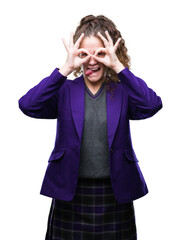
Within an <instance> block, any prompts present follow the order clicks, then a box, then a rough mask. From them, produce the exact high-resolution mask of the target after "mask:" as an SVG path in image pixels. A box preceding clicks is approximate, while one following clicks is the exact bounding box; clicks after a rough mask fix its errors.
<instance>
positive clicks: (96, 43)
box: [80, 36, 104, 53]
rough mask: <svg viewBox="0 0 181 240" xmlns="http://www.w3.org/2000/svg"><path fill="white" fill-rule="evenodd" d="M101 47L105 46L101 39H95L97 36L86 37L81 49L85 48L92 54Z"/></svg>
mask: <svg viewBox="0 0 181 240" xmlns="http://www.w3.org/2000/svg"><path fill="white" fill-rule="evenodd" d="M100 47H104V45H103V43H102V41H101V39H100V38H98V37H95V36H90V37H88V36H87V37H84V38H83V40H82V42H81V44H80V48H85V49H87V50H88V51H89V52H90V53H92V52H94V51H95V50H97V49H98V48H100Z"/></svg>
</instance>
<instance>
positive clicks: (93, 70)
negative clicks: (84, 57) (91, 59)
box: [85, 67, 100, 75]
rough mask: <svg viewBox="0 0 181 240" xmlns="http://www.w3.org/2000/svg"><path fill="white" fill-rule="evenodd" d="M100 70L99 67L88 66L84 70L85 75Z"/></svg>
mask: <svg viewBox="0 0 181 240" xmlns="http://www.w3.org/2000/svg"><path fill="white" fill-rule="evenodd" d="M99 70H100V67H97V68H88V69H87V70H86V72H85V75H90V74H92V73H95V72H98V71H99Z"/></svg>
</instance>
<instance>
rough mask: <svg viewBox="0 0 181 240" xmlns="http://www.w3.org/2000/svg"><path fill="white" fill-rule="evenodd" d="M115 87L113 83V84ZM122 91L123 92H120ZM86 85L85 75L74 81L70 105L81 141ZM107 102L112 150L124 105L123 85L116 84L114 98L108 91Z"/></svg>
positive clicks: (109, 138)
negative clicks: (122, 105)
mask: <svg viewBox="0 0 181 240" xmlns="http://www.w3.org/2000/svg"><path fill="white" fill-rule="evenodd" d="M111 85H113V83H111ZM120 89H121V91H120ZM84 98H85V84H84V78H83V75H81V76H80V77H78V78H76V79H75V80H72V83H71V84H70V103H71V109H72V117H73V121H74V123H75V127H76V130H77V133H78V136H79V139H80V141H81V138H82V133H83V125H84V107H85V101H84ZM106 101H107V133H108V146H109V148H111V145H112V142H113V139H114V135H115V132H116V128H117V125H118V122H119V118H120V116H121V109H122V107H121V104H122V85H121V84H120V83H117V84H116V88H115V90H114V93H113V96H112V93H111V92H109V91H108V90H106Z"/></svg>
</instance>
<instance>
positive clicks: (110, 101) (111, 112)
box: [107, 83, 122, 148]
mask: <svg viewBox="0 0 181 240" xmlns="http://www.w3.org/2000/svg"><path fill="white" fill-rule="evenodd" d="M112 86H113V85H112ZM121 110H122V85H121V84H120V83H117V85H116V88H115V89H114V91H113V96H112V93H111V92H109V91H108V90H107V132H108V146H109V148H111V145H112V142H113V139H114V135H115V132H116V128H117V125H118V122H119V118H120V117H121Z"/></svg>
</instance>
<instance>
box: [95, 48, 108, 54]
mask: <svg viewBox="0 0 181 240" xmlns="http://www.w3.org/2000/svg"><path fill="white" fill-rule="evenodd" d="M99 52H104V53H106V52H107V51H106V49H105V48H98V49H97V50H96V51H95V53H94V55H97V54H98V53H99Z"/></svg>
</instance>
